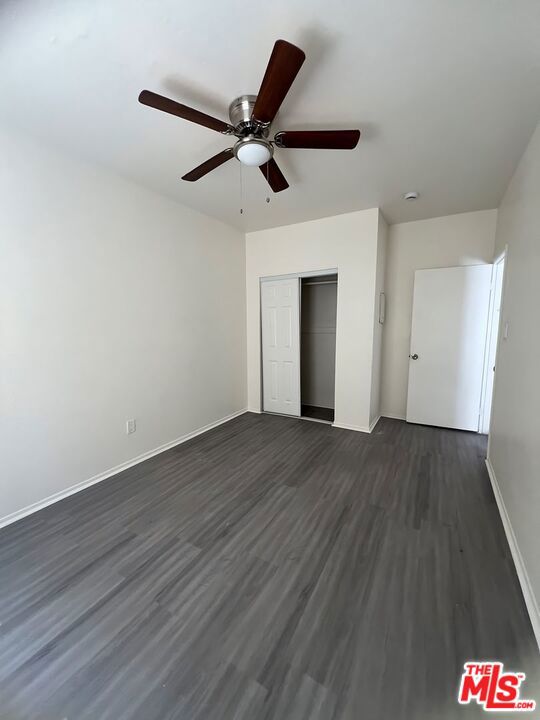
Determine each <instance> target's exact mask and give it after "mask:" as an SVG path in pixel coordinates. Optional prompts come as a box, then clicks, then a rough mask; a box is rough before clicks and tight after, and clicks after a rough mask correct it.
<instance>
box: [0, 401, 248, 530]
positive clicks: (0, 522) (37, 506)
mask: <svg viewBox="0 0 540 720" xmlns="http://www.w3.org/2000/svg"><path fill="white" fill-rule="evenodd" d="M245 412H248V411H247V410H246V409H245V408H244V409H242V410H238V411H237V412H234V413H231V414H230V415H226V416H225V417H223V418H221V419H220V420H216V421H215V422H213V423H209V424H208V425H205V426H204V427H202V428H199V429H198V430H194V431H193V432H190V433H188V434H187V435H182V437H179V438H177V439H176V440H171V442H168V443H165V444H164V445H160V446H159V447H157V448H154V449H153V450H149V451H148V452H145V453H142V455H137V457H135V458H133V459H132V460H127V461H126V462H123V463H120V465H116V467H113V468H110V469H109V470H105V472H102V473H99V474H98V475H94V476H93V477H91V478H89V479H88V480H83V481H82V482H80V483H77V484H76V485H72V486H71V487H69V488H67V489H66V490H61V491H60V492H57V493H54V495H49V497H46V498H44V499H43V500H39V501H38V502H36V503H33V504H32V505H27V506H26V507H24V508H22V510H16V511H15V512H14V513H11V514H10V515H6V516H5V517H3V518H0V528H2V527H4V526H5V525H10V524H11V523H14V522H16V521H17V520H21V519H22V518H24V517H26V516H27V515H31V514H32V513H35V512H37V511H38V510H41V509H43V508H45V507H47V506H48V505H52V504H53V503H56V502H59V501H60V500H63V499H64V498H66V497H69V496H70V495H74V494H75V493H78V492H80V491H81V490H84V489H85V488H87V487H90V486H91V485H95V484H96V483H99V482H101V481H102V480H106V479H107V478H110V477H112V476H113V475H117V474H118V473H119V472H122V470H127V469H128V468H130V467H133V465H138V464H139V463H141V462H144V461H145V460H148V459H149V458H151V457H154V455H159V454H160V453H162V452H165V450H170V449H171V448H173V447H175V446H176V445H181V444H182V443H184V442H186V441H187V440H191V439H192V438H194V437H197V435H202V434H203V433H205V432H207V431H208V430H212V429H213V428H215V427H218V425H223V423H226V422H229V420H233V419H234V418H235V417H238V416H239V415H243V414H244V413H245Z"/></svg>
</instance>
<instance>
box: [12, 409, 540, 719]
mask: <svg viewBox="0 0 540 720" xmlns="http://www.w3.org/2000/svg"><path fill="white" fill-rule="evenodd" d="M484 453H485V442H484V439H483V438H482V437H480V436H478V435H474V434H469V433H460V432H453V431H445V430H440V429H434V428H427V427H421V426H412V425H407V424H405V423H403V422H399V421H396V420H387V419H383V420H381V421H380V422H379V424H378V425H377V428H376V429H375V431H374V433H373V434H371V435H364V434H362V433H355V432H351V431H347V430H338V429H335V428H331V427H329V426H327V425H324V424H319V423H310V422H305V421H302V420H295V419H288V418H283V417H277V416H271V415H254V414H245V415H243V416H241V417H239V418H237V419H236V420H233V421H232V422H230V423H228V424H226V425H223V426H221V427H220V428H217V429H215V430H213V431H211V432H209V433H207V434H205V435H203V436H200V437H198V438H196V439H194V440H192V441H191V442H189V443H186V444H184V445H181V446H179V447H177V448H175V449H173V450H170V451H168V452H166V453H164V454H162V455H160V456H158V457H155V458H153V459H151V460H149V461H147V462H145V463H143V464H141V465H138V466H136V467H133V468H131V469H129V470H126V471H125V472H124V473H122V474H121V475H118V476H116V477H114V478H111V479H109V480H106V481H104V482H103V483H101V484H99V485H95V486H93V487H92V488H89V489H87V490H86V491H84V492H82V493H79V494H77V495H74V496H72V497H70V498H68V499H66V500H63V501H62V502H60V503H57V504H56V505H54V506H51V507H49V508H46V509H45V510H42V511H41V512H39V513H37V514H35V515H33V516H31V517H28V518H26V519H24V520H22V521H20V522H19V523H17V524H15V525H12V526H10V527H7V528H5V529H4V530H3V531H1V532H0V621H1V627H0V693H1V697H0V716H1V718H2V720H4V719H9V720H33V719H34V718H39V720H49V719H50V720H53V719H54V720H62V719H63V718H68V719H69V720H90V719H91V720H109V719H110V720H125V719H127V718H129V719H137V720H139V719H140V720H218V719H219V720H231V719H233V718H234V719H236V720H248V719H249V720H269V719H270V718H272V719H273V720H287V719H291V720H292V719H294V720H345V719H347V720H358V719H359V718H366V719H369V720H379V719H384V720H386V719H388V720H397V719H400V718H403V719H404V720H405V719H406V720H416V719H418V720H423V719H424V718H443V719H446V718H454V717H456V718H465V717H467V718H469V717H471V716H472V714H474V716H475V717H476V713H475V712H474V709H473V708H472V707H471V708H465V707H459V706H457V704H456V699H455V698H456V689H457V685H458V681H459V677H460V672H461V666H462V663H463V662H464V661H465V660H466V659H469V658H472V659H500V660H503V661H504V662H505V663H508V664H509V665H511V666H512V668H514V669H520V670H525V671H528V672H533V670H535V669H536V667H537V665H536V664H537V663H538V652H537V649H536V646H535V643H534V638H533V635H532V630H531V627H530V624H529V620H528V617H527V614H526V611H525V607H524V603H523V599H522V595H521V592H520V588H519V585H518V581H517V579H516V575H515V571H514V568H513V565H512V562H511V560H510V555H509V550H508V547H507V543H506V540H505V536H504V533H503V529H502V526H501V523H500V519H499V516H498V513H497V509H496V505H495V502H494V498H493V495H492V492H491V489H490V485H489V480H488V478H487V475H486V472H485V469H484V462H483V457H484ZM526 696H528V695H526ZM538 699H539V700H540V698H538Z"/></svg>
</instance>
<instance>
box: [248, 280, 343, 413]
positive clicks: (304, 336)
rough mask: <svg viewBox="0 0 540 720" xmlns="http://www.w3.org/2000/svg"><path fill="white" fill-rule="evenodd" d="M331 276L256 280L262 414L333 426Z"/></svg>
mask: <svg viewBox="0 0 540 720" xmlns="http://www.w3.org/2000/svg"><path fill="white" fill-rule="evenodd" d="M337 287H338V276H337V273H335V272H328V273H324V274H323V273H322V272H321V274H308V273H306V274H305V275H302V274H300V275H294V276H285V277H277V278H264V279H263V280H261V346H262V347H261V355H262V363H261V366H262V395H263V398H262V399H263V410H264V411H266V412H274V413H281V414H285V415H295V416H301V417H305V418H308V419H311V420H318V421H322V422H333V421H334V387H335V362H336V313H337Z"/></svg>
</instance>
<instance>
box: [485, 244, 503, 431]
mask: <svg viewBox="0 0 540 720" xmlns="http://www.w3.org/2000/svg"><path fill="white" fill-rule="evenodd" d="M505 261H506V251H505V252H503V253H502V255H500V256H499V257H498V258H497V259H496V260H495V262H494V263H493V275H492V281H491V301H490V307H489V318H488V331H487V338H486V364H485V369H484V389H483V400H482V412H481V418H480V432H481V433H483V434H484V435H487V434H488V433H489V427H490V424H491V407H492V404H493V386H494V381H495V366H496V358H497V347H498V341H499V332H500V326H501V308H502V299H503V283H504V267H505Z"/></svg>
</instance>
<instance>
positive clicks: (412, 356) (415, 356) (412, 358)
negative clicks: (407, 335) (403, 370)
mask: <svg viewBox="0 0 540 720" xmlns="http://www.w3.org/2000/svg"><path fill="white" fill-rule="evenodd" d="M409 357H410V358H411V360H418V355H417V354H416V353H414V355H409Z"/></svg>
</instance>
